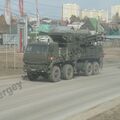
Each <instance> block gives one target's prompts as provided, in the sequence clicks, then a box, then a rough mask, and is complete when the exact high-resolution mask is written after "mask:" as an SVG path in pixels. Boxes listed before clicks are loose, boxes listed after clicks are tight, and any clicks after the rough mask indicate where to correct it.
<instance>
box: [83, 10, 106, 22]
mask: <svg viewBox="0 0 120 120" xmlns="http://www.w3.org/2000/svg"><path fill="white" fill-rule="evenodd" d="M81 17H82V19H84V18H85V17H89V18H96V19H98V18H99V19H100V20H103V21H107V20H108V12H107V11H105V10H95V9H93V10H87V9H85V10H82V13H81Z"/></svg>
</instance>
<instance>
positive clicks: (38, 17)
mask: <svg viewBox="0 0 120 120" xmlns="http://www.w3.org/2000/svg"><path fill="white" fill-rule="evenodd" d="M36 17H37V26H39V25H40V14H39V0H36Z"/></svg>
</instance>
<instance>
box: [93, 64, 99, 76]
mask: <svg viewBox="0 0 120 120" xmlns="http://www.w3.org/2000/svg"><path fill="white" fill-rule="evenodd" d="M99 72H100V65H99V63H98V62H94V63H93V75H97V74H99Z"/></svg>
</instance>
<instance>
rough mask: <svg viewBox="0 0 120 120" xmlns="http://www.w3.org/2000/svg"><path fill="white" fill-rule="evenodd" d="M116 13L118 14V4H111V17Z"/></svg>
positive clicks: (119, 6)
mask: <svg viewBox="0 0 120 120" xmlns="http://www.w3.org/2000/svg"><path fill="white" fill-rule="evenodd" d="M116 13H118V14H119V16H120V5H114V6H112V10H111V17H113V16H114V15H115V14H116Z"/></svg>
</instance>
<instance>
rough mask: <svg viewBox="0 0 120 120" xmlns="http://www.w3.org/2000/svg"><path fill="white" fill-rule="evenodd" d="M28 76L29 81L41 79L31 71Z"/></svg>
mask: <svg viewBox="0 0 120 120" xmlns="http://www.w3.org/2000/svg"><path fill="white" fill-rule="evenodd" d="M27 76H28V79H29V80H31V81H34V80H37V78H38V77H39V75H38V74H37V73H34V72H31V71H27Z"/></svg>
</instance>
